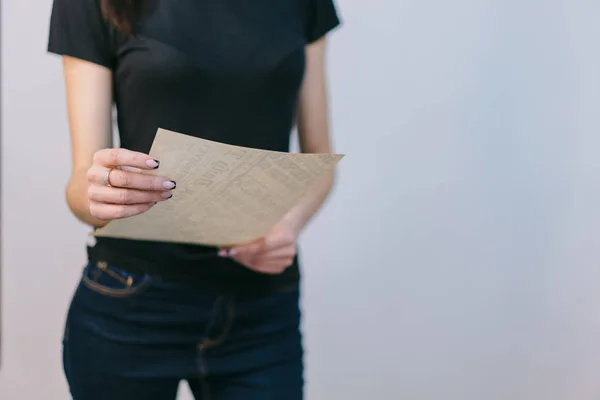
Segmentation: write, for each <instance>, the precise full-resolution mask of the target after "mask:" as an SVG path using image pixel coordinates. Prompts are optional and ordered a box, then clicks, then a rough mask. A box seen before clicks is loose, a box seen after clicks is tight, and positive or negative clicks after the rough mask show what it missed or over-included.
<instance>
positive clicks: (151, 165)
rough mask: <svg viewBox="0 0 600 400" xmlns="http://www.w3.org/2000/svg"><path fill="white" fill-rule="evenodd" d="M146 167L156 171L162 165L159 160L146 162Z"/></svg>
mask: <svg viewBox="0 0 600 400" xmlns="http://www.w3.org/2000/svg"><path fill="white" fill-rule="evenodd" d="M146 165H147V166H149V167H150V168H153V169H156V168H158V166H159V165H160V162H159V161H158V160H148V161H146Z"/></svg>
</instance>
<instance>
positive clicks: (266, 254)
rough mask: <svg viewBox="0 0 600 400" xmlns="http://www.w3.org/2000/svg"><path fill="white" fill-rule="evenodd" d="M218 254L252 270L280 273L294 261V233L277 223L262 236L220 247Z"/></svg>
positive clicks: (264, 272)
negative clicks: (246, 241)
mask: <svg viewBox="0 0 600 400" xmlns="http://www.w3.org/2000/svg"><path fill="white" fill-rule="evenodd" d="M219 255H220V256H222V257H230V258H232V259H234V260H235V261H237V262H239V263H240V264H243V265H245V266H246V267H247V268H249V269H251V270H253V271H257V272H261V273H263V274H280V273H282V272H283V271H285V270H286V269H287V268H288V267H289V266H290V265H292V263H293V262H294V257H295V256H296V234H295V233H294V232H293V230H292V229H290V228H288V227H287V226H285V225H284V224H279V225H277V226H275V227H274V228H273V229H272V230H271V231H270V232H269V233H268V234H267V236H265V237H264V238H262V239H259V240H257V241H255V242H252V243H249V244H245V245H241V246H234V247H229V248H224V249H221V251H220V252H219Z"/></svg>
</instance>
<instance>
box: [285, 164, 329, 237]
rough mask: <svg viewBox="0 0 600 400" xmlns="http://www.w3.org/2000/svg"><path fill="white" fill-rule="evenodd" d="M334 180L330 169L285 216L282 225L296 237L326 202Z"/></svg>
mask: <svg viewBox="0 0 600 400" xmlns="http://www.w3.org/2000/svg"><path fill="white" fill-rule="evenodd" d="M334 180H335V171H334V169H332V170H331V171H330V172H329V173H327V174H326V175H325V176H323V179H322V180H319V181H318V183H317V184H315V186H314V187H313V188H312V190H311V191H309V192H308V193H307V194H306V195H305V196H304V198H303V199H302V200H301V201H300V202H299V203H298V204H296V206H294V208H293V209H292V210H290V212H288V213H287V214H286V216H285V217H284V219H283V223H284V224H285V225H286V226H287V227H288V228H290V229H291V230H292V231H293V232H294V234H295V235H296V236H299V235H300V233H301V232H302V231H303V230H304V228H305V227H306V225H307V224H308V223H309V222H310V220H311V219H312V218H313V216H314V215H315V214H316V213H317V212H318V211H319V209H320V208H321V207H322V206H323V204H324V203H325V200H327V197H328V196H329V193H330V192H331V189H332V188H333V184H334Z"/></svg>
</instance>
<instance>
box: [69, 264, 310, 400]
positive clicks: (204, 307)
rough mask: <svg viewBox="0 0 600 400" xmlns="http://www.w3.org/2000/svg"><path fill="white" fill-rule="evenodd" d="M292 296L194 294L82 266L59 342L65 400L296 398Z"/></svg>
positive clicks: (103, 267)
mask: <svg viewBox="0 0 600 400" xmlns="http://www.w3.org/2000/svg"><path fill="white" fill-rule="evenodd" d="M298 303H299V290H298V287H297V285H295V286H294V287H293V288H290V289H289V290H286V291H282V292H277V293H269V294H248V293H245V294H224V293H210V292H207V291H201V290H198V289H197V288H193V287H188V286H186V285H182V284H175V283H169V282H165V281H163V280H161V279H160V278H157V277H151V276H149V275H145V276H135V275H132V274H129V273H127V272H124V271H122V270H119V269H118V268H116V267H115V266H110V265H107V264H106V263H102V262H98V263H90V264H89V265H88V266H87V267H86V268H85V269H84V272H83V276H82V279H81V282H80V284H79V286H78V288H77V290H76V292H75V294H74V297H73V300H72V303H71V306H70V308H69V313H68V316H67V323H66V327H65V333H64V339H63V362H64V369H65V375H66V377H67V381H68V383H69V387H70V390H71V394H72V396H73V399H74V400H135V399H140V400H174V399H175V398H176V391H177V387H178V384H179V382H180V381H181V380H186V381H188V383H189V385H190V388H191V389H192V391H193V393H194V395H195V397H196V399H201V400H234V399H242V400H254V399H256V400H258V399H260V400H269V399H273V400H280V399H281V400H301V399H302V398H303V361H302V357H303V350H302V343H301V342H302V340H301V333H300V309H299V304H298Z"/></svg>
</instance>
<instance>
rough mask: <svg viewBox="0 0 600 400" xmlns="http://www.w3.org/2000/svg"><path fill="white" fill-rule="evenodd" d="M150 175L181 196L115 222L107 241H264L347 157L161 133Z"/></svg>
mask: <svg viewBox="0 0 600 400" xmlns="http://www.w3.org/2000/svg"><path fill="white" fill-rule="evenodd" d="M150 155H151V156H152V157H154V158H156V159H158V160H160V168H159V169H158V170H156V171H148V172H144V173H149V174H155V175H161V176H165V177H168V178H170V179H173V180H174V181H176V182H177V189H175V190H174V191H173V193H174V196H173V197H172V198H171V199H169V200H167V201H163V202H159V203H158V204H156V205H155V206H154V207H152V208H151V209H150V210H149V211H147V212H145V213H143V214H140V215H136V216H134V217H130V218H125V219H118V220H113V221H111V222H110V223H108V224H107V225H106V226H105V227H103V228H100V229H98V230H96V231H95V232H94V235H95V236H99V237H115V238H125V239H137V240H150V241H161V242H178V243H191V244H203V245H212V246H223V245H233V244H240V243H247V242H250V241H252V240H255V239H259V238H260V237H262V236H264V235H265V234H267V233H268V231H269V230H270V229H271V228H272V227H273V226H274V225H276V224H277V222H279V221H280V220H281V219H282V218H283V217H284V216H285V214H286V213H288V212H289V211H290V210H291V209H292V208H293V207H294V205H296V204H297V203H298V202H299V201H300V200H301V199H302V198H303V196H305V195H306V193H307V192H308V191H309V190H311V188H312V187H315V185H316V184H317V181H318V180H319V179H322V178H323V176H324V175H325V174H326V172H327V171H329V170H330V169H331V168H333V167H334V165H335V164H337V162H339V160H341V159H342V157H343V155H341V154H306V153H284V152H275V151H268V150H260V149H253V148H246V147H240V146H232V145H228V144H223V143H218V142H213V141H209V140H205V139H201V138H197V137H193V136H189V135H184V134H181V133H177V132H173V131H168V130H165V129H159V130H158V132H157V134H156V137H155V139H154V143H153V144H152V148H151V150H150Z"/></svg>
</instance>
